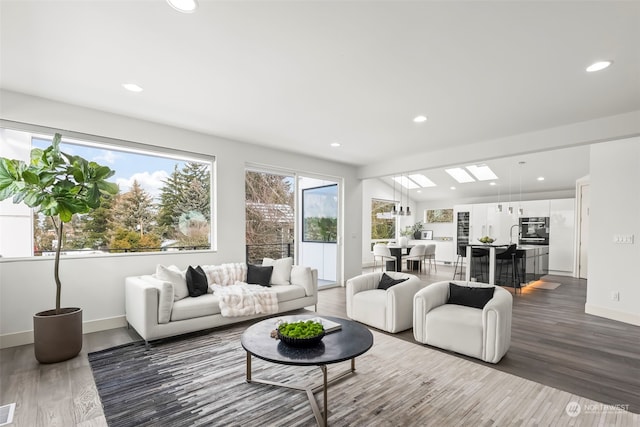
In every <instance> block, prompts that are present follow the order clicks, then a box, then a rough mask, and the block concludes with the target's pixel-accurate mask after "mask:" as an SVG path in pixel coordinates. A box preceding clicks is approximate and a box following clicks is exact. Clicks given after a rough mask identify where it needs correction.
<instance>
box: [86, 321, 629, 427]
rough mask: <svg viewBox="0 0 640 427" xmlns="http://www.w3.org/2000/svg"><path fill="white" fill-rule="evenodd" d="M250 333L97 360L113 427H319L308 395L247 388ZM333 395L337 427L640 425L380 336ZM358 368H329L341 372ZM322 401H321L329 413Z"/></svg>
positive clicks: (615, 412) (298, 372) (312, 373)
mask: <svg viewBox="0 0 640 427" xmlns="http://www.w3.org/2000/svg"><path fill="white" fill-rule="evenodd" d="M246 327H247V325H246V324H243V325H238V326H234V327H230V328H227V329H220V330H214V331H209V332H207V333H200V334H195V335H190V336H184V337H180V338H176V339H170V340H164V341H161V342H157V343H155V344H154V345H153V346H152V349H151V350H150V351H145V347H144V344H143V343H133V344H129V345H125V346H121V347H116V348H113V349H108V350H104V351H100V352H96V353H91V354H89V362H90V364H91V367H92V369H93V374H94V377H95V381H96V385H97V388H98V392H99V394H100V398H101V400H102V404H103V408H104V413H105V416H106V419H107V422H108V424H109V426H111V427H118V426H127V427H128V426H131V427H133V426H136V427H138V426H171V427H175V426H243V427H247V426H313V425H316V422H315V418H314V416H313V413H312V411H311V408H310V406H309V403H308V401H307V398H306V396H305V394H304V393H303V392H298V391H295V390H289V389H283V388H278V387H273V386H268V385H264V384H255V383H254V384H248V383H247V382H246V381H245V364H246V353H245V351H244V350H243V348H242V346H241V345H240V335H241V334H242V332H243V330H244V329H245V328H246ZM373 334H374V346H373V348H372V349H371V350H370V351H369V352H367V353H365V354H364V355H362V356H360V357H359V358H357V359H356V374H355V375H352V376H349V377H347V378H346V379H344V380H342V381H340V382H337V383H335V384H334V385H332V386H331V387H330V388H329V405H328V406H329V417H328V421H329V424H330V425H334V426H448V425H451V426H465V425H467V426H480V425H482V426H490V425H495V426H511V425H517V426H520V425H540V426H547V425H557V426H564V425H604V426H613V425H616V426H624V425H629V426H632V425H640V416H639V415H638V414H632V413H629V412H626V411H624V410H623V408H617V407H609V406H605V405H602V404H600V403H598V402H594V401H592V400H588V399H585V398H582V397H580V396H576V395H572V394H570V393H567V392H564V391H561V390H558V389H554V388H551V387H548V386H545V385H542V384H538V383H535V382H532V381H529V380H526V379H523V378H519V377H516V376H513V375H511V374H507V373H504V372H500V371H497V370H495V369H493V368H491V365H488V364H487V365H483V364H479V363H473V362H470V361H468V360H465V359H463V358H459V357H456V356H455V355H450V354H446V353H443V352H440V351H436V350H432V349H429V348H427V347H424V346H420V345H416V344H412V343H408V342H406V341H402V340H399V339H397V338H394V337H392V336H388V335H385V334H382V333H378V332H376V331H373ZM347 367H348V362H343V363H340V364H337V365H330V366H329V377H330V378H331V374H332V372H340V371H343V370H344V369H346V368H347ZM253 378H262V379H271V380H275V381H280V382H292V383H293V382H295V383H302V384H309V382H311V383H312V384H319V383H320V381H321V379H322V374H321V371H320V369H319V368H317V367H296V366H285V365H276V364H273V363H269V362H265V361H262V360H260V359H256V358H253ZM321 400H322V399H321V397H320V398H319V401H320V404H321V405H322V402H321Z"/></svg>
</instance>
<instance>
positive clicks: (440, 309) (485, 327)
mask: <svg viewBox="0 0 640 427" xmlns="http://www.w3.org/2000/svg"><path fill="white" fill-rule="evenodd" d="M449 283H455V284H457V285H460V286H470V287H491V286H493V285H489V284H487V283H478V282H466V281H443V282H436V283H433V284H431V285H428V286H427V287H425V288H423V289H421V290H420V291H418V292H417V293H416V294H415V296H414V298H413V336H414V338H415V339H416V341H419V342H421V343H423V344H429V345H432V346H434V347H439V348H442V349H445V350H450V351H455V352H456V353H460V354H464V355H467V356H471V357H475V358H478V359H482V360H484V361H485V362H490V363H498V362H499V361H500V359H502V356H504V355H505V353H506V352H507V350H508V349H509V346H510V345H511V312H512V307H513V297H512V296H511V293H509V291H507V290H505V289H503V288H501V287H499V286H496V287H495V291H494V294H493V298H492V299H490V300H489V302H487V304H486V305H485V306H484V308H482V309H479V308H473V307H467V306H463V305H457V304H447V301H448V299H449Z"/></svg>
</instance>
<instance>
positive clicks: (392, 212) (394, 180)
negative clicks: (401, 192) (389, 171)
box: [391, 176, 398, 216]
mask: <svg viewBox="0 0 640 427" xmlns="http://www.w3.org/2000/svg"><path fill="white" fill-rule="evenodd" d="M391 180H392V181H393V208H392V209H391V215H393V216H396V215H398V210H397V209H396V177H395V176H394V177H391Z"/></svg>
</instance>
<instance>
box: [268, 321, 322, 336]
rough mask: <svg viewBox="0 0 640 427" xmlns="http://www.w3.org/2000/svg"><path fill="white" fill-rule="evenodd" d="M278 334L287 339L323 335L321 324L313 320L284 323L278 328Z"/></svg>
mask: <svg viewBox="0 0 640 427" xmlns="http://www.w3.org/2000/svg"><path fill="white" fill-rule="evenodd" d="M278 331H280V334H281V335H283V336H285V337H289V338H298V339H303V338H314V337H317V336H318V335H322V334H323V333H324V327H323V326H322V324H321V323H318V322H314V321H313V320H301V321H298V322H290V323H289V322H284V323H282V324H280V326H278Z"/></svg>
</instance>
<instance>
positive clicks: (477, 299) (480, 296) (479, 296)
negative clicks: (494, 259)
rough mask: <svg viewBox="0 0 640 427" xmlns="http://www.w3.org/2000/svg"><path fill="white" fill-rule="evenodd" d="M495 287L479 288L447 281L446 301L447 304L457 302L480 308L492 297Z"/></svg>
mask: <svg viewBox="0 0 640 427" xmlns="http://www.w3.org/2000/svg"><path fill="white" fill-rule="evenodd" d="M495 289H496V287H495V286H491V287H490V288H480V287H471V286H460V285H456V284H455V283H449V301H447V304H457V305H464V306H467V307H474V308H480V309H482V308H484V306H485V305H486V304H487V303H488V302H489V300H491V298H493V292H494V291H495Z"/></svg>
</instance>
